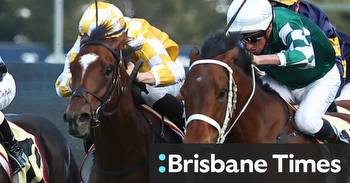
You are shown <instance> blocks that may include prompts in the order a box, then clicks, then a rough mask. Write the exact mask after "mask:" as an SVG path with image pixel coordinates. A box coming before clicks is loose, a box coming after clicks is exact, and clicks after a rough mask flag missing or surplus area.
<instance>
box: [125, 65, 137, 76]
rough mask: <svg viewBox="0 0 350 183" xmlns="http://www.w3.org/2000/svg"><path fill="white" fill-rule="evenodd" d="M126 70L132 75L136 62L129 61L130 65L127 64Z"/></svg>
mask: <svg viewBox="0 0 350 183" xmlns="http://www.w3.org/2000/svg"><path fill="white" fill-rule="evenodd" d="M126 67H127V68H126V72H127V73H128V74H129V76H130V75H131V73H132V71H133V70H134V68H135V64H134V63H132V62H128V65H127V66H126Z"/></svg>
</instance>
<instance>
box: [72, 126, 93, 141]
mask: <svg viewBox="0 0 350 183" xmlns="http://www.w3.org/2000/svg"><path fill="white" fill-rule="evenodd" d="M68 133H69V134H70V135H72V136H73V137H76V138H80V139H84V138H87V137H89V136H90V130H89V127H86V128H69V130H68Z"/></svg>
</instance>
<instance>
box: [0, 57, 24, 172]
mask: <svg viewBox="0 0 350 183" xmlns="http://www.w3.org/2000/svg"><path fill="white" fill-rule="evenodd" d="M15 94H16V84H15V80H14V79H13V77H12V75H11V74H10V73H8V72H7V68H6V65H5V63H4V61H3V60H2V59H1V57H0V110H2V109H4V108H6V107H7V106H8V105H9V104H10V103H11V102H12V100H13V99H14V98H15ZM0 143H1V144H2V145H3V146H4V147H5V149H6V151H7V152H8V155H9V157H11V158H12V159H13V161H10V164H11V170H12V174H15V173H17V172H18V171H20V170H21V168H23V167H24V166H25V164H26V162H27V156H26V155H25V154H24V152H23V149H22V148H21V147H20V146H19V145H18V142H17V140H16V139H15V137H14V136H13V133H12V131H11V129H10V126H9V124H8V122H7V120H6V118H5V116H4V114H3V113H2V112H1V111H0Z"/></svg>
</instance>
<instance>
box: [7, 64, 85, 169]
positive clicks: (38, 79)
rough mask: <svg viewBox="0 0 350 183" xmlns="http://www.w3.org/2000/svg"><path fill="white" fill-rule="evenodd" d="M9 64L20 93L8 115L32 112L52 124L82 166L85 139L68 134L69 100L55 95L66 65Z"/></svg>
mask: <svg viewBox="0 0 350 183" xmlns="http://www.w3.org/2000/svg"><path fill="white" fill-rule="evenodd" d="M6 65H7V67H8V70H9V72H10V73H11V74H12V75H13V77H14V78H15V80H16V86H17V93H16V97H15V99H14V100H13V102H12V103H11V104H10V106H8V107H7V108H6V109H4V112H5V113H29V114H33V115H39V116H42V117H45V118H47V119H49V120H50V121H52V122H53V123H54V124H55V125H56V126H57V127H58V128H59V130H60V131H61V132H62V133H63V135H64V136H65V138H66V139H67V141H68V142H69V145H70V147H71V148H72V151H73V154H74V156H75V158H76V160H77V163H78V166H80V162H81V160H82V158H83V154H84V153H83V146H82V143H81V140H80V139H76V138H73V137H71V136H70V135H69V134H68V132H67V124H66V123H64V122H63V117H62V116H63V113H64V111H65V108H66V106H67V104H68V101H69V99H67V98H60V97H58V96H57V95H56V92H55V86H54V84H55V80H56V78H57V77H58V75H59V74H60V73H61V71H62V69H63V65H62V64H45V63H38V64H24V63H6Z"/></svg>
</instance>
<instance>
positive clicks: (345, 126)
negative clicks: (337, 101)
mask: <svg viewBox="0 0 350 183" xmlns="http://www.w3.org/2000/svg"><path fill="white" fill-rule="evenodd" d="M337 111H338V113H343V114H347V115H350V111H349V110H347V109H345V108H343V107H339V106H337ZM324 118H325V119H327V120H328V121H329V122H330V123H331V124H332V125H334V126H335V127H336V128H337V129H338V130H339V131H342V130H345V131H346V132H348V134H350V124H349V123H350V122H349V121H348V122H347V121H346V120H344V119H342V118H339V117H336V116H332V115H328V114H326V115H324Z"/></svg>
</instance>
